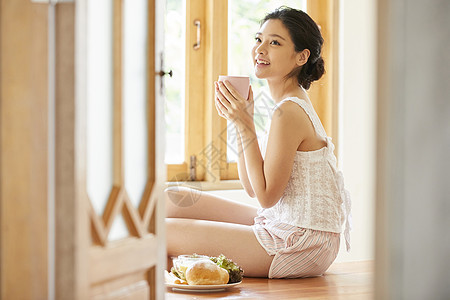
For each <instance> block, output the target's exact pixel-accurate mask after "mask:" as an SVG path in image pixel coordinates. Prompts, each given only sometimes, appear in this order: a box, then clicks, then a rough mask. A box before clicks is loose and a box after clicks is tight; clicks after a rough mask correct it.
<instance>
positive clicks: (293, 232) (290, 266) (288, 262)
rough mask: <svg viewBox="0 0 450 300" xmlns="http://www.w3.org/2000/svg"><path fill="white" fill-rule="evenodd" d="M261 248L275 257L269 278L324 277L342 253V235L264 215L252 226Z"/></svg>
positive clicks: (257, 218) (256, 219)
mask: <svg viewBox="0 0 450 300" xmlns="http://www.w3.org/2000/svg"><path fill="white" fill-rule="evenodd" d="M252 227H253V231H254V232H255V235H256V238H257V239H258V241H259V243H260V244H261V246H262V247H263V248H264V249H265V250H266V251H267V253H268V254H269V255H275V257H274V258H273V261H272V264H271V266H270V270H269V278H299V277H312V276H319V275H322V274H323V273H324V272H325V271H326V270H327V269H328V267H329V266H330V265H331V263H332V262H333V261H334V260H335V259H336V256H337V254H338V252H339V243H340V234H339V233H334V232H327V231H320V230H313V229H307V228H301V227H296V226H292V225H289V224H284V223H280V222H274V221H270V220H268V219H266V218H264V217H262V216H258V217H256V218H255V224H254V225H253V226H252Z"/></svg>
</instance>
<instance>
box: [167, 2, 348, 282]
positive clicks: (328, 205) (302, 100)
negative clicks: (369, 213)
mask: <svg viewBox="0 0 450 300" xmlns="http://www.w3.org/2000/svg"><path fill="white" fill-rule="evenodd" d="M261 24H262V25H261V27H260V30H259V32H258V33H257V34H256V39H255V46H254V47H253V50H252V56H253V63H254V66H255V74H256V76H257V77H258V78H264V79H266V80H267V82H268V85H269V88H270V92H271V95H272V97H273V99H274V100H275V103H276V105H275V107H274V111H273V116H272V119H271V122H270V130H269V132H268V135H267V136H266V138H265V139H264V141H263V143H262V145H261V146H259V145H258V142H257V140H256V133H255V125H254V122H253V92H252V90H251V88H250V93H249V97H248V99H243V98H242V97H241V96H240V95H239V94H238V93H237V92H236V90H235V89H234V88H233V86H231V85H230V84H229V83H228V82H227V81H225V82H215V90H216V94H215V105H216V109H217V111H218V114H219V115H220V116H221V117H223V118H226V119H227V120H230V121H232V122H233V123H234V124H235V127H236V131H237V135H238V137H239V138H238V141H237V143H238V145H237V146H238V149H239V158H238V170H239V178H240V181H241V183H242V185H243V186H244V189H245V191H246V192H247V193H248V194H249V195H250V196H251V197H256V198H257V199H258V201H259V203H260V205H261V209H259V210H258V209H256V208H254V207H252V206H247V205H244V204H241V203H236V202H233V201H230V200H227V199H222V198H219V197H215V196H213V195H209V194H206V193H201V192H199V191H194V190H190V189H185V188H176V189H168V190H167V191H166V193H167V194H168V197H167V198H168V199H171V200H172V201H170V200H169V201H167V217H168V218H167V249H168V255H169V256H176V255H179V254H191V253H198V254H205V255H211V256H217V255H219V254H221V253H223V254H224V255H225V256H227V257H229V258H231V259H232V260H234V261H235V262H236V263H237V264H239V265H240V266H241V267H242V268H243V270H244V272H245V275H246V276H251V277H269V278H295V277H307V276H317V275H321V274H323V273H324V272H325V271H326V270H327V268H328V267H329V266H330V265H331V263H332V262H333V261H334V259H335V258H336V256H337V253H338V250H339V243H340V233H341V232H342V225H343V223H344V222H345V223H346V229H345V239H346V242H347V249H348V248H349V229H350V228H349V222H348V218H349V214H350V198H349V195H348V192H347V191H346V190H345V189H344V185H343V177H342V173H341V172H339V171H338V170H337V169H336V158H335V156H334V154H333V150H334V146H333V144H332V142H331V139H330V138H329V137H327V135H326V133H325V130H324V128H323V126H322V124H321V122H320V120H319V118H318V116H317V114H316V112H315V111H314V108H313V106H312V104H311V101H310V100H309V98H308V94H307V93H306V90H307V89H309V87H310V85H311V83H312V82H313V81H315V80H318V79H319V78H320V77H321V76H322V75H323V73H324V71H325V70H324V61H323V59H322V57H321V48H322V44H323V38H322V36H321V33H320V30H319V28H318V26H317V25H316V23H315V22H314V21H313V20H312V19H311V18H310V17H309V16H308V15H307V14H306V13H304V12H302V11H300V10H295V9H291V8H287V7H283V8H280V9H278V10H276V11H274V12H272V13H270V14H268V15H267V16H266V17H265V18H264V19H263V20H262V22H261ZM243 141H251V142H246V143H245V144H243ZM260 147H261V149H260ZM180 197H191V198H192V199H196V201H193V202H192V203H193V205H191V206H189V207H179V206H177V205H175V203H176V202H177V201H173V200H174V199H178V198H180Z"/></svg>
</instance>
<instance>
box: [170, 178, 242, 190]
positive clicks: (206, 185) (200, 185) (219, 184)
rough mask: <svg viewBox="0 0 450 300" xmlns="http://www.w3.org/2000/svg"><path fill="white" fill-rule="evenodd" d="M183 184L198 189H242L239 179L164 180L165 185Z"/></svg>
mask: <svg viewBox="0 0 450 300" xmlns="http://www.w3.org/2000/svg"><path fill="white" fill-rule="evenodd" d="M171 186H184V187H189V188H192V189H196V190H200V191H215V190H238V189H243V187H242V184H241V182H240V181H239V180H221V181H216V182H208V181H174V182H172V181H169V182H166V187H171Z"/></svg>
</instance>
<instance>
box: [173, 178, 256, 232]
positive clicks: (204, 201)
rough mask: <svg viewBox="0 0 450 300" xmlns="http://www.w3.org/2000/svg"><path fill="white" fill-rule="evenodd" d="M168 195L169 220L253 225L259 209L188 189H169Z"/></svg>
mask: <svg viewBox="0 0 450 300" xmlns="http://www.w3.org/2000/svg"><path fill="white" fill-rule="evenodd" d="M165 194H166V212H167V214H166V216H167V217H168V218H186V219H200V220H210V221H218V222H227V223H236V224H243V225H252V224H253V220H254V218H255V217H256V214H257V210H258V208H257V207H254V206H251V205H247V204H243V203H239V202H236V201H232V200H228V199H225V198H221V197H218V196H215V195H211V194H208V193H205V192H202V191H198V190H194V189H190V188H186V187H169V188H167V189H166V190H165Z"/></svg>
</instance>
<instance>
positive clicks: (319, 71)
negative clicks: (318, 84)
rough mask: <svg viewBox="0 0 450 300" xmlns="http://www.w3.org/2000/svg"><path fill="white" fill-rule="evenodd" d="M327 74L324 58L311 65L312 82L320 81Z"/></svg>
mask: <svg viewBox="0 0 450 300" xmlns="http://www.w3.org/2000/svg"><path fill="white" fill-rule="evenodd" d="M324 73H325V62H324V61H323V58H322V56H321V57H319V59H317V61H316V62H315V63H313V64H312V65H311V82H312V81H315V80H319V79H320V78H321V77H322V75H323V74H324Z"/></svg>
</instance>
